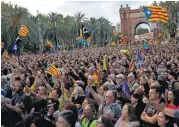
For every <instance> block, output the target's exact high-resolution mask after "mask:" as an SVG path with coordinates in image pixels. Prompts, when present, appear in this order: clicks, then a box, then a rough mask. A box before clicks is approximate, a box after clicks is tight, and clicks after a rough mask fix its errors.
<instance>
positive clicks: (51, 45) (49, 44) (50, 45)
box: [47, 40, 54, 48]
mask: <svg viewBox="0 0 179 127" xmlns="http://www.w3.org/2000/svg"><path fill="white" fill-rule="evenodd" d="M47 45H48V46H49V47H50V48H54V46H53V44H52V43H51V42H50V41H49V40H47Z"/></svg>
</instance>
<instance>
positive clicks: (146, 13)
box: [143, 7, 152, 20]
mask: <svg viewBox="0 0 179 127" xmlns="http://www.w3.org/2000/svg"><path fill="white" fill-rule="evenodd" d="M143 11H144V13H145V16H146V18H147V20H149V19H150V16H151V15H152V11H151V10H149V9H148V8H147V7H143Z"/></svg>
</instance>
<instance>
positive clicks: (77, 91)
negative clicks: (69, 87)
mask: <svg viewBox="0 0 179 127" xmlns="http://www.w3.org/2000/svg"><path fill="white" fill-rule="evenodd" d="M84 99H85V96H84V91H83V89H82V88H81V87H80V86H77V87H75V88H74V90H73V94H72V100H71V102H72V103H74V104H76V106H77V108H78V109H80V108H81V105H82V103H83V101H84Z"/></svg>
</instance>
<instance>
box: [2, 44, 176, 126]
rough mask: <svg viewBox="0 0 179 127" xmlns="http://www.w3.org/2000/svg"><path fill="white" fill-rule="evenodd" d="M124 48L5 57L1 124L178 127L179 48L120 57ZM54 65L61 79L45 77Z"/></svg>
mask: <svg viewBox="0 0 179 127" xmlns="http://www.w3.org/2000/svg"><path fill="white" fill-rule="evenodd" d="M122 48H124V47H121V46H117V47H98V48H97V47H89V48H84V49H79V50H76V51H75V52H73V53H70V52H67V51H58V52H56V53H51V54H50V53H39V54H32V53H28V54H27V53H21V55H20V57H19V58H18V57H17V56H11V59H9V60H7V59H4V58H2V60H1V126H4V127H55V126H56V127H177V126H179V45H178V44H174V43H168V44H160V45H154V46H152V47H149V49H147V50H146V49H143V47H142V46H140V45H133V46H130V47H128V48H129V49H128V50H129V54H125V53H123V54H121V53H120V50H121V49H122ZM138 49H139V50H140V51H141V56H142V61H143V66H142V68H141V66H138V65H139V64H141V63H140V62H141V61H140V62H139V61H138V57H137V50H138ZM104 58H106V59H105V60H106V62H104ZM132 59H133V62H134V69H133V70H132V71H131V69H129V68H131V64H130V63H131V60H132ZM104 63H106V66H107V67H106V68H105V67H104V66H105V65H104ZM50 64H53V65H54V66H55V67H56V68H58V69H59V71H60V75H58V76H52V75H50V74H48V73H46V71H45V70H47V69H49V68H50Z"/></svg>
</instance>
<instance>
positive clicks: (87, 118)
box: [81, 104, 97, 127]
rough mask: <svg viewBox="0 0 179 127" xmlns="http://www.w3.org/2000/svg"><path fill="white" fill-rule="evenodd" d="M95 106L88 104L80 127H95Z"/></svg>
mask: <svg viewBox="0 0 179 127" xmlns="http://www.w3.org/2000/svg"><path fill="white" fill-rule="evenodd" d="M94 112H95V106H94V105H93V104H88V105H87V106H86V107H85V108H84V118H83V120H82V122H81V125H82V127H96V124H97V119H96V118H95V117H94Z"/></svg>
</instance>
